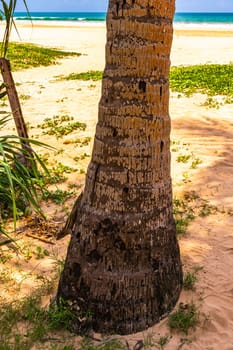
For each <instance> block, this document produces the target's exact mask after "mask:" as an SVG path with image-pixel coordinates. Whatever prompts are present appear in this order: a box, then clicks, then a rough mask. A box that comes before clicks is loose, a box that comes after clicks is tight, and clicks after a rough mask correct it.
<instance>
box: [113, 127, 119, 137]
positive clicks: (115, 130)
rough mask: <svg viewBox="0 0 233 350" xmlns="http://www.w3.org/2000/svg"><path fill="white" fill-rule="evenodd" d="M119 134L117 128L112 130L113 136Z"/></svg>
mask: <svg viewBox="0 0 233 350" xmlns="http://www.w3.org/2000/svg"><path fill="white" fill-rule="evenodd" d="M117 135H118V131H117V129H115V128H114V129H113V131H112V136H113V137H116V136H117Z"/></svg>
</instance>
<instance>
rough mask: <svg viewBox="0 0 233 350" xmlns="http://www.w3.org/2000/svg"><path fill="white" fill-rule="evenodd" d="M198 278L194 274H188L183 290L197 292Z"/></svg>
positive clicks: (185, 277) (184, 280) (185, 275)
mask: <svg viewBox="0 0 233 350" xmlns="http://www.w3.org/2000/svg"><path fill="white" fill-rule="evenodd" d="M196 282H197V276H196V274H195V273H193V272H187V273H185V274H184V277H183V288H184V289H186V290H195V284H196Z"/></svg>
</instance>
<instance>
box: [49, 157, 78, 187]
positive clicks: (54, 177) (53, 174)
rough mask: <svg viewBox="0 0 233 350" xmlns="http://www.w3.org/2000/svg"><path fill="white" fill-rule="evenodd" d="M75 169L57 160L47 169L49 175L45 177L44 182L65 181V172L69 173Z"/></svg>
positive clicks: (55, 182)
mask: <svg viewBox="0 0 233 350" xmlns="http://www.w3.org/2000/svg"><path fill="white" fill-rule="evenodd" d="M75 171H77V170H76V169H74V168H71V167H69V166H67V165H64V164H62V163H60V162H59V163H58V164H57V165H56V166H53V167H52V168H51V169H49V175H48V176H46V177H45V183H46V184H57V183H61V182H65V181H66V180H67V176H65V174H71V173H72V172H75Z"/></svg>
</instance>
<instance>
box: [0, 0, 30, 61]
mask: <svg viewBox="0 0 233 350" xmlns="http://www.w3.org/2000/svg"><path fill="white" fill-rule="evenodd" d="M0 3H1V4H2V10H1V11H0V14H1V16H2V18H4V19H5V21H6V27H5V31H4V35H3V40H2V45H1V56H2V57H6V55H7V50H8V46H9V42H10V35H11V31H12V27H13V26H14V28H15V30H16V33H17V35H18V36H19V37H20V35H19V32H18V29H17V26H16V24H15V21H14V13H15V8H16V5H17V0H10V1H9V3H7V1H5V0H0ZM23 4H24V6H25V8H26V11H27V14H28V16H29V18H30V13H29V9H28V6H27V2H26V0H23Z"/></svg>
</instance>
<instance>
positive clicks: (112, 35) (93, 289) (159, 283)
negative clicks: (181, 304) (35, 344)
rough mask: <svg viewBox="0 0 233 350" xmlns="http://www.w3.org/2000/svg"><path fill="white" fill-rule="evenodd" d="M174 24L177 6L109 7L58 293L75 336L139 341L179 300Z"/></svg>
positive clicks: (127, 3)
mask: <svg viewBox="0 0 233 350" xmlns="http://www.w3.org/2000/svg"><path fill="white" fill-rule="evenodd" d="M173 15H174V1H171V0H170V1H168V0H159V1H150V5H148V1H145V0H117V1H116V0H110V2H109V8H108V17H107V44H106V66H105V70H104V78H103V85H102V97H101V100H100V104H99V118H98V124H97V127H96V135H95V142H94V148H93V154H92V159H91V163H90V165H89V167H88V171H87V176H86V184H85V189H84V192H83V195H82V197H81V200H80V201H78V203H79V204H78V205H79V210H77V211H75V210H73V211H72V212H73V213H76V220H73V221H72V237H71V242H70V246H69V249H68V254H67V259H66V263H65V268H64V272H63V273H62V276H61V279H60V283H59V288H58V294H57V298H58V301H59V299H60V298H63V299H65V300H67V301H69V305H70V307H71V308H72V309H73V311H74V312H76V313H77V314H78V315H79V319H77V320H76V321H75V322H74V330H76V331H79V330H81V329H82V328H83V327H85V326H87V325H88V324H90V325H91V327H93V329H94V330H96V331H101V332H117V333H121V334H127V333H132V332H137V331H140V330H143V329H146V328H147V327H148V326H150V325H153V324H154V323H156V322H158V321H159V320H160V319H161V318H162V317H164V316H165V315H166V314H167V313H168V312H169V311H170V310H171V309H172V308H173V307H174V305H175V303H176V301H177V299H178V297H179V293H180V290H181V285H182V271H181V262H180V254H179V247H178V244H177V240H176V230H175V223H174V219H173V214H172V187H171V178H170V150H169V144H170V141H169V137H170V118H169V111H168V103H169V83H168V74H169V68H170V58H169V57H170V49H171V42H172V20H173ZM90 313H91V315H92V317H91V318H88V317H87V315H88V314H90Z"/></svg>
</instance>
